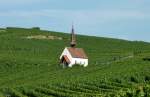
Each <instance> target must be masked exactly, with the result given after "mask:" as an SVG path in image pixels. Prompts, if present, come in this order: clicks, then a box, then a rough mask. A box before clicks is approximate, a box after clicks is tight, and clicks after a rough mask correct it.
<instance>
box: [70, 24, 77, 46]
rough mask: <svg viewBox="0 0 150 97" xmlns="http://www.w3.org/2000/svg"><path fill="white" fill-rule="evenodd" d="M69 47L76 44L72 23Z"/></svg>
mask: <svg viewBox="0 0 150 97" xmlns="http://www.w3.org/2000/svg"><path fill="white" fill-rule="evenodd" d="M70 46H71V47H75V46H76V37H75V32H74V26H73V24H72V30H71V42H70Z"/></svg>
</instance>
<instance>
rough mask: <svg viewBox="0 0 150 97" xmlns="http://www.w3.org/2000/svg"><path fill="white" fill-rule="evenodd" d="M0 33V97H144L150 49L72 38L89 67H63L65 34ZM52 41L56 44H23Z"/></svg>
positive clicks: (149, 79) (20, 30)
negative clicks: (61, 64) (87, 61)
mask: <svg viewBox="0 0 150 97" xmlns="http://www.w3.org/2000/svg"><path fill="white" fill-rule="evenodd" d="M2 30H3V31H2V32H0V45H1V46H0V97H3V96H7V95H10V96H11V97H143V96H144V97H149V96H150V94H149V93H150V87H149V83H150V77H149V75H150V70H149V68H150V62H149V61H144V60H143V58H145V57H147V56H149V54H150V44H149V43H145V42H138V41H133V42H132V41H125V40H119V39H111V38H102V37H91V36H82V35H78V36H77V40H78V41H77V43H78V45H77V46H78V47H81V48H84V49H85V51H86V53H87V55H88V57H89V66H88V67H86V68H84V67H82V66H77V65H76V66H73V68H65V69H64V68H63V67H62V66H60V65H59V56H60V54H61V53H62V51H63V49H64V47H66V46H69V40H70V35H69V34H65V33H59V32H52V31H43V30H40V29H39V28H31V29H25V28H13V27H7V28H6V29H2ZM34 35H45V36H50V35H52V36H57V37H61V38H62V40H57V39H55V40H48V39H27V38H26V37H27V36H34Z"/></svg>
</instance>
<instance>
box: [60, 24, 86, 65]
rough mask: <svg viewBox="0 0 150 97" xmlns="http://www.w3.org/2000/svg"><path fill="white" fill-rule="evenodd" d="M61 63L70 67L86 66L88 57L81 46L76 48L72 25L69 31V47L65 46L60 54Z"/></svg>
mask: <svg viewBox="0 0 150 97" xmlns="http://www.w3.org/2000/svg"><path fill="white" fill-rule="evenodd" d="M60 62H61V65H63V66H65V67H72V66H73V65H81V66H84V67H87V66H88V57H87V55H86V53H85V51H84V50H83V48H76V36H75V32H74V27H73V26H72V31H71V42H70V47H66V48H65V49H64V50H63V52H62V54H61V56H60Z"/></svg>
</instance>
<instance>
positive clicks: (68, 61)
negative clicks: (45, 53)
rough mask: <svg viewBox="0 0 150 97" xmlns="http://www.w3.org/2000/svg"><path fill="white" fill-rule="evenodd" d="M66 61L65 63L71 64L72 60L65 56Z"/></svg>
mask: <svg viewBox="0 0 150 97" xmlns="http://www.w3.org/2000/svg"><path fill="white" fill-rule="evenodd" d="M64 59H65V61H66V62H67V63H71V62H70V60H69V58H68V57H67V56H66V55H64Z"/></svg>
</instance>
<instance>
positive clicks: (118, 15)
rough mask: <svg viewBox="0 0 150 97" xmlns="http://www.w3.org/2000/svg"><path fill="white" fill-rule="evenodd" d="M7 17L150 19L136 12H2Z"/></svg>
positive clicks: (142, 13) (101, 19)
mask: <svg viewBox="0 0 150 97" xmlns="http://www.w3.org/2000/svg"><path fill="white" fill-rule="evenodd" d="M0 16H5V17H32V18H34V17H49V18H50V17H53V18H61V19H75V20H79V21H93V20H94V22H96V21H101V22H107V21H111V20H120V19H144V18H150V13H146V12H145V13H144V12H141V11H135V10H49V9H45V10H34V11H7V12H0Z"/></svg>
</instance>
